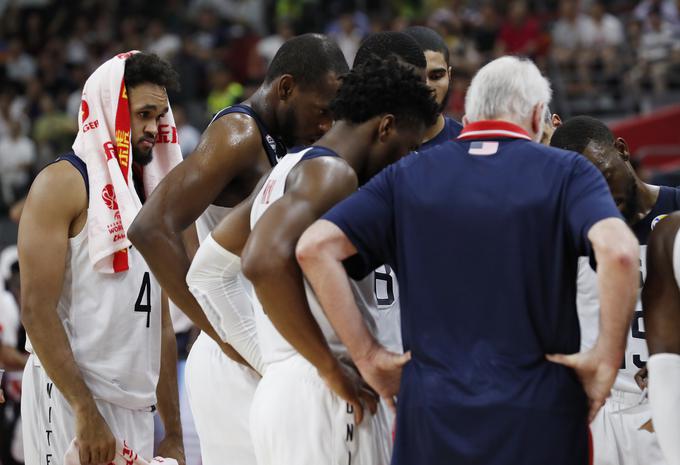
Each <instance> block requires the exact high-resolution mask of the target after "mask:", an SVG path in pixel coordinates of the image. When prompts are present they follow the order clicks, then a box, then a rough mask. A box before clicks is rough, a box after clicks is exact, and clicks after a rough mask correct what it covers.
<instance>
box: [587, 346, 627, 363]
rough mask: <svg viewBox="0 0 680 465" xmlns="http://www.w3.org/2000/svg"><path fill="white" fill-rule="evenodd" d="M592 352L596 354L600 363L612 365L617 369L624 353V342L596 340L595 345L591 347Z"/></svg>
mask: <svg viewBox="0 0 680 465" xmlns="http://www.w3.org/2000/svg"><path fill="white" fill-rule="evenodd" d="M593 352H595V354H596V355H597V357H598V359H599V360H600V363H603V364H606V365H610V366H614V367H616V368H617V369H618V368H619V367H620V366H621V361H622V360H623V357H624V355H625V353H626V345H625V343H624V344H616V343H612V342H609V341H606V340H598V341H597V343H596V344H595V347H593Z"/></svg>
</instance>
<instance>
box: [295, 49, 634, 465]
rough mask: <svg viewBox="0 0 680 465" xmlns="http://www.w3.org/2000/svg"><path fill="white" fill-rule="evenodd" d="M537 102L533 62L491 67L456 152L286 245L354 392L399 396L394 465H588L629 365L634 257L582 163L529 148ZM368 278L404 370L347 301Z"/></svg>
mask: <svg viewBox="0 0 680 465" xmlns="http://www.w3.org/2000/svg"><path fill="white" fill-rule="evenodd" d="M549 100H550V86H549V84H548V82H547V81H546V80H545V78H543V77H542V76H541V74H540V72H539V71H538V69H537V68H536V66H535V65H534V64H533V63H532V62H531V61H528V60H520V59H518V58H514V57H503V58H500V59H498V60H495V61H493V62H491V63H490V64H488V65H486V66H485V67H484V68H482V69H481V70H480V71H479V72H478V74H477V75H476V76H475V78H474V79H473V81H472V84H471V85H470V89H469V90H468V94H467V98H466V115H467V116H466V126H465V128H464V130H463V131H462V133H461V135H460V136H459V137H458V139H457V140H456V141H452V142H447V143H444V144H442V145H439V146H437V147H434V148H431V149H429V150H425V151H422V152H418V153H415V154H413V155H411V156H409V157H406V158H404V159H403V160H401V161H400V162H398V163H396V164H394V165H392V166H390V167H388V168H387V169H385V170H384V171H383V172H381V173H380V174H379V175H377V176H376V177H375V178H373V180H371V181H370V182H369V183H368V184H366V185H365V186H363V187H362V188H361V189H360V190H359V191H358V192H357V193H355V194H354V195H352V196H351V197H349V198H348V199H346V200H345V201H344V202H342V203H340V204H338V205H337V206H336V207H334V208H333V209H332V210H331V211H330V212H328V213H327V214H326V215H325V217H324V218H325V219H322V220H320V221H318V222H317V223H315V224H314V225H312V226H311V227H310V229H309V230H308V231H307V232H306V233H305V234H304V235H303V237H302V238H301V240H300V243H299V245H298V260H299V261H300V264H301V266H302V268H303V271H304V272H305V275H306V276H307V279H308V280H309V282H310V283H311V285H312V287H313V288H314V291H315V292H316V294H317V296H318V297H319V301H320V302H321V304H322V306H323V307H324V310H325V312H326V313H327V315H328V317H329V320H330V321H331V323H332V324H333V326H334V328H335V329H336V331H337V332H338V335H339V336H340V338H341V339H342V341H343V342H344V343H345V344H346V345H347V348H348V349H349V353H350V355H351V356H352V358H353V360H354V361H355V363H356V365H357V367H358V368H359V370H360V372H361V374H362V375H363V377H364V378H365V379H366V381H367V382H368V383H369V384H370V385H371V386H373V388H374V389H376V391H377V392H378V393H379V394H380V395H381V396H383V397H385V398H387V399H392V398H393V396H395V395H396V394H397V392H398V394H399V399H398V409H397V435H396V444H395V451H394V457H393V460H392V463H393V464H398V465H419V464H428V465H436V464H442V465H444V464H446V465H451V464H455V465H472V464H483V465H501V464H503V465H548V464H550V465H573V464H584V465H585V464H586V463H587V460H588V449H587V447H588V445H587V444H588V439H587V428H588V419H589V417H590V418H592V416H594V414H595V413H596V412H597V410H598V409H599V407H600V406H601V405H602V403H603V401H604V399H605V398H606V396H607V395H608V393H609V389H610V388H611V385H612V383H613V381H614V377H615V376H616V372H617V368H618V367H619V365H620V364H621V358H622V356H623V352H624V348H625V336H626V330H627V328H628V324H629V322H630V319H631V316H632V312H633V306H634V303H635V299H636V289H637V260H638V245H637V241H636V240H635V237H634V236H633V234H632V233H631V232H630V230H629V229H628V227H627V226H626V225H625V223H624V222H623V220H622V219H621V218H620V215H619V212H618V210H617V208H616V206H615V205H614V202H613V200H612V197H611V194H610V193H609V190H608V188H607V184H606V183H605V180H604V178H603V177H602V175H601V174H600V173H599V172H598V170H597V169H596V168H595V167H594V166H593V165H592V164H591V163H590V162H588V160H586V159H585V158H583V157H582V156H580V155H578V154H576V153H573V152H567V151H564V150H559V149H554V148H550V147H545V146H542V145H539V144H538V143H535V142H533V141H536V140H539V139H540V137H541V133H542V120H543V109H544V106H545V105H546V104H547V103H548V102H549ZM584 254H594V258H595V260H596V261H597V265H598V275H599V277H600V281H599V285H600V288H601V289H600V292H601V293H600V296H601V309H602V311H601V323H600V324H601V332H600V337H599V339H598V341H597V343H596V346H595V347H594V348H593V349H592V350H591V351H589V352H586V353H581V354H576V352H577V351H578V350H579V325H578V319H577V314H576V305H575V295H576V288H575V286H576V270H577V259H578V257H579V256H580V255H584ZM381 264H388V265H389V266H391V267H393V268H394V269H395V270H396V273H397V278H398V280H399V290H400V295H401V312H402V334H403V340H404V349H405V350H406V351H409V352H407V353H406V354H405V355H398V354H393V353H390V352H388V351H387V350H386V349H385V348H383V347H382V346H380V345H379V344H378V343H377V342H376V340H375V338H374V337H373V335H372V334H371V332H370V330H369V329H368V327H367V325H366V324H365V322H364V320H363V318H362V316H361V314H360V312H359V310H358V309H357V306H356V304H355V303H354V300H353V297H352V294H351V291H350V288H349V286H348V281H347V274H346V273H345V270H346V271H347V273H348V274H349V275H350V276H351V277H352V278H355V279H357V278H360V277H362V276H363V275H365V274H366V273H367V272H368V271H369V270H372V269H374V268H376V267H377V266H379V265H381ZM343 265H344V267H343ZM554 354H561V355H554ZM563 354H571V355H563ZM409 356H410V361H409ZM548 359H549V360H548ZM402 367H403V372H402ZM589 403H590V408H589Z"/></svg>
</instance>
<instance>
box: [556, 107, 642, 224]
mask: <svg viewBox="0 0 680 465" xmlns="http://www.w3.org/2000/svg"><path fill="white" fill-rule="evenodd" d="M550 145H552V146H553V147H557V148H561V149H565V150H572V151H574V152H578V153H580V154H583V156H585V157H586V158H587V159H588V160H590V161H591V162H592V163H593V164H594V165H595V166H596V167H597V169H598V170H600V172H602V174H603V175H604V178H605V179H606V181H607V184H608V185H609V190H610V191H611V193H612V196H613V197H614V201H615V202H616V206H617V207H618V209H619V211H620V212H621V214H622V215H623V217H624V218H625V219H626V221H627V222H629V223H631V222H634V221H635V217H636V213H637V211H638V191H637V175H636V174H635V170H634V169H633V166H632V165H631V164H630V152H629V150H628V145H627V144H626V141H625V140H623V139H622V138H620V137H619V138H618V139H617V138H616V137H614V134H613V133H612V132H611V130H610V129H609V128H608V127H607V125H606V124H604V123H603V122H602V121H600V120H597V119H595V118H591V117H590V116H575V117H573V118H570V119H569V120H567V121H566V122H565V123H562V125H561V126H560V127H558V128H557V129H556V130H555V133H554V134H553V136H552V139H551V141H550Z"/></svg>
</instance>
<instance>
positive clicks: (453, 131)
mask: <svg viewBox="0 0 680 465" xmlns="http://www.w3.org/2000/svg"><path fill="white" fill-rule="evenodd" d="M404 34H407V35H409V36H411V37H413V39H415V41H416V42H418V45H420V46H421V47H422V49H423V52H425V58H426V59H427V69H426V74H425V76H426V81H427V85H428V86H429V87H430V88H431V89H432V90H433V91H434V93H435V96H436V98H437V104H438V105H439V116H437V121H436V123H435V124H433V125H432V126H430V127H429V128H427V131H425V136H424V137H423V143H422V144H421V145H420V150H425V149H427V148H430V147H434V146H435V145H439V144H441V143H443V142H446V141H447V140H453V139H455V138H456V137H458V134H460V131H461V130H462V129H463V125H462V124H460V123H459V122H458V121H456V120H454V119H453V118H449V117H448V116H444V113H443V112H444V110H445V109H446V104H447V103H448V101H449V94H450V92H451V83H452V80H451V65H449V47H448V46H447V45H446V42H444V39H442V37H441V36H440V35H439V34H437V33H436V32H435V31H433V30H432V29H430V28H428V27H423V26H411V27H408V28H406V29H404Z"/></svg>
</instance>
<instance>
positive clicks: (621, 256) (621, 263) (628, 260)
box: [596, 231, 640, 279]
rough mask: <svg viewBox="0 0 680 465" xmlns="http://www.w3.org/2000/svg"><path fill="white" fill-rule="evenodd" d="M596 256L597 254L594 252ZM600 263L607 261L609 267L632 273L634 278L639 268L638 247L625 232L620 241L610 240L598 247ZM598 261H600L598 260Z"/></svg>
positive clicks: (635, 241)
mask: <svg viewBox="0 0 680 465" xmlns="http://www.w3.org/2000/svg"><path fill="white" fill-rule="evenodd" d="M596 254H597V252H596ZM599 255H601V256H602V261H607V262H609V263H610V264H611V266H612V267H613V268H614V269H616V270H619V271H620V272H624V273H632V274H634V275H635V276H636V279H637V272H638V268H639V266H640V245H639V244H638V241H637V240H636V238H635V236H633V234H632V233H631V232H628V231H627V232H626V236H625V237H621V238H620V240H618V241H616V240H611V241H609V242H608V243H607V244H604V245H602V246H601V247H600V254H599ZM598 261H600V260H599V259H598Z"/></svg>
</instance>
